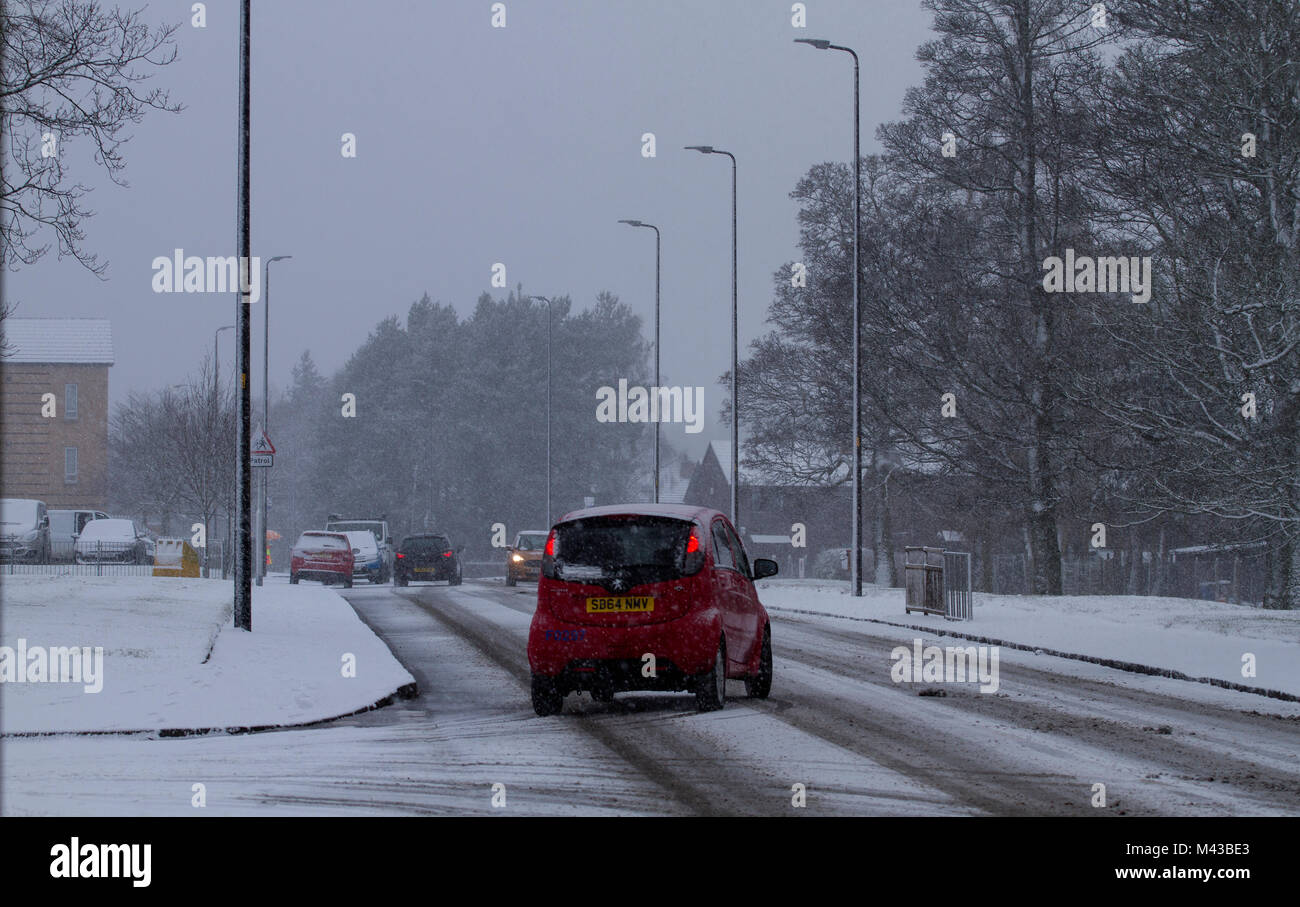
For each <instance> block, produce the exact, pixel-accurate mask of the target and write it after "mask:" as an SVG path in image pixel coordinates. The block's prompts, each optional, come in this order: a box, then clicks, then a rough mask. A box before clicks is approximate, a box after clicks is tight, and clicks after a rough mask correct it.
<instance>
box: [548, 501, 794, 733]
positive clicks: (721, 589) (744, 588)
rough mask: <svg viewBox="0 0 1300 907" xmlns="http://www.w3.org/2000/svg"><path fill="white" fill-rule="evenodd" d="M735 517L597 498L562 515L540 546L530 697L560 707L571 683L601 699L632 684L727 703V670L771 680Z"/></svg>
mask: <svg viewBox="0 0 1300 907" xmlns="http://www.w3.org/2000/svg"><path fill="white" fill-rule="evenodd" d="M776 572H777V564H776V562H775V561H772V560H767V559H765V558H759V559H757V560H755V561H754V562H753V564H752V565H751V563H750V561H749V557H748V556H747V555H746V553H745V549H744V546H743V545H742V544H741V542H740V538H739V537H738V536H737V534H736V531H735V529H734V528H732V525H731V521H730V520H728V519H727V518H726V517H725V516H724V515H723V514H721V513H719V512H717V511H716V510H709V509H708V508H703V507H692V506H686V505H672V504H630V505H622V506H610V507H593V508H589V509H586V510H579V511H575V512H573V513H570V514H568V515H567V516H565V517H564V518H563V519H562V520H560V522H558V523H556V524H555V527H554V528H553V529H552V530H551V533H550V536H549V537H548V538H547V540H546V549H545V553H544V554H543V556H542V578H541V581H540V582H539V584H538V587H537V610H536V612H535V613H534V615H533V622H532V626H531V628H530V629H529V633H528V664H529V667H530V668H531V669H532V695H533V708H534V709H535V710H536V712H537V714H539V715H553V714H555V713H557V712H559V711H560V710H561V709H562V707H563V701H564V696H565V694H566V693H569V692H573V691H577V690H587V691H589V692H590V693H591V694H592V696H593V697H594V698H595V699H597V700H598V701H602V702H608V701H609V700H611V699H612V698H613V697H614V694H615V693H617V692H621V691H629V690H677V691H690V692H693V693H694V694H695V702H696V707H697V708H698V709H699V710H700V711H710V710H713V709H720V708H722V706H723V703H724V702H725V699H726V682H727V680H743V681H744V682H745V690H746V693H747V694H748V695H749V696H753V697H756V698H760V699H763V698H766V697H767V695H768V692H769V691H770V690H771V688H772V631H771V626H770V622H769V621H768V616H767V611H766V609H764V608H763V605H762V603H761V602H759V600H758V593H757V592H756V591H755V589H754V580H756V579H762V578H763V577H766V576H775V575H776Z"/></svg>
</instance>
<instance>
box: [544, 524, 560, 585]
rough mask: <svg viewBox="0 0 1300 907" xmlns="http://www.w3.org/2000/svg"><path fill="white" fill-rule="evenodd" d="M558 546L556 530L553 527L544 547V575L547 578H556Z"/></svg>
mask: <svg viewBox="0 0 1300 907" xmlns="http://www.w3.org/2000/svg"><path fill="white" fill-rule="evenodd" d="M558 547H559V546H558V544H557V543H556V540H555V530H554V529H552V530H551V532H550V534H549V535H548V536H546V547H545V548H543V549H542V576H544V577H546V578H547V579H555V550H556V548H558Z"/></svg>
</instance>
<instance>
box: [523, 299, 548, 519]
mask: <svg viewBox="0 0 1300 907" xmlns="http://www.w3.org/2000/svg"><path fill="white" fill-rule="evenodd" d="M528 298H529V299H540V300H541V301H542V302H544V303H546V528H547V529H548V530H549V529H550V528H551V300H550V299H548V298H547V297H545V296H529V297H528Z"/></svg>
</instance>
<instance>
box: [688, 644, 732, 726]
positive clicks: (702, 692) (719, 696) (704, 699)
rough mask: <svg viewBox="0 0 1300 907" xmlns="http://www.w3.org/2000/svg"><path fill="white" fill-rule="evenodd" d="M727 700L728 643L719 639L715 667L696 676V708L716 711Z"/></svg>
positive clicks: (714, 660) (714, 657)
mask: <svg viewBox="0 0 1300 907" xmlns="http://www.w3.org/2000/svg"><path fill="white" fill-rule="evenodd" d="M726 701H727V643H726V640H724V639H719V640H718V651H717V652H716V653H715V654H714V656H713V668H712V669H711V670H709V672H708V673H706V674H701V675H699V676H698V677H696V678H695V710H696V711H697V712H715V711H717V710H718V709H720V708H722V707H723V705H725V704H726Z"/></svg>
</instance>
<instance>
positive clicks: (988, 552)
mask: <svg viewBox="0 0 1300 907" xmlns="http://www.w3.org/2000/svg"><path fill="white" fill-rule="evenodd" d="M980 585H981V586H982V587H983V591H985V592H992V591H993V545H992V543H991V541H990V540H989V534H988V533H987V532H984V533H981V534H980Z"/></svg>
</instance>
